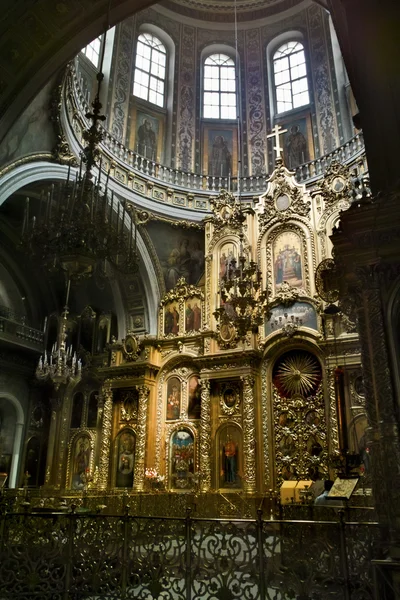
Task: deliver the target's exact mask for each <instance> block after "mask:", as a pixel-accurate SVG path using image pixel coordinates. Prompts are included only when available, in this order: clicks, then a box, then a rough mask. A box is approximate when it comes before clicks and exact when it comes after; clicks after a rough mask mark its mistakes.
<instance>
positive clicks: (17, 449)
mask: <svg viewBox="0 0 400 600" xmlns="http://www.w3.org/2000/svg"><path fill="white" fill-rule="evenodd" d="M23 431H24V424H23V423H16V425H15V434H14V445H13V455H12V462H11V469H10V482H9V486H8V487H10V488H15V487H17V475H18V466H19V461H20V457H21V440H22V433H23Z"/></svg>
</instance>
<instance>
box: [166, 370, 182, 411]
mask: <svg viewBox="0 0 400 600" xmlns="http://www.w3.org/2000/svg"><path fill="white" fill-rule="evenodd" d="M180 414H181V381H180V379H178V377H171V378H170V379H168V383H167V421H174V420H175V419H179V417H180Z"/></svg>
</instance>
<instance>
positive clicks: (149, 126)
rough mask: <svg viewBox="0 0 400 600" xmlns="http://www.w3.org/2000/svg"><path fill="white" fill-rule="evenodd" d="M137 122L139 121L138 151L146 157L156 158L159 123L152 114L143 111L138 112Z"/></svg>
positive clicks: (137, 133) (137, 134)
mask: <svg viewBox="0 0 400 600" xmlns="http://www.w3.org/2000/svg"><path fill="white" fill-rule="evenodd" d="M137 122H138V123H139V126H138V128H137V131H136V149H137V152H138V154H140V155H141V156H144V157H145V158H149V159H150V160H156V158H157V137H158V130H159V123H158V121H157V119H155V118H154V117H152V116H151V115H148V114H146V113H142V112H138V114H137Z"/></svg>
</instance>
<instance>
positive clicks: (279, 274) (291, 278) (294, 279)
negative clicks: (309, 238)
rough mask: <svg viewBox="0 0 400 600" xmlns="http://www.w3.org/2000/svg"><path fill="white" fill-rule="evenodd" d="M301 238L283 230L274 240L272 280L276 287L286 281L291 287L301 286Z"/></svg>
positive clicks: (302, 282) (302, 283)
mask: <svg viewBox="0 0 400 600" xmlns="http://www.w3.org/2000/svg"><path fill="white" fill-rule="evenodd" d="M301 246H302V244H301V239H300V237H299V236H298V235H297V234H296V233H292V232H290V231H284V232H283V233H281V234H280V235H278V237H277V238H276V239H275V241H274V245H273V261H274V281H275V287H276V289H279V287H280V286H281V285H282V283H283V282H284V281H287V282H288V283H289V284H290V285H291V286H293V287H303V285H304V280H303V259H302V248H301Z"/></svg>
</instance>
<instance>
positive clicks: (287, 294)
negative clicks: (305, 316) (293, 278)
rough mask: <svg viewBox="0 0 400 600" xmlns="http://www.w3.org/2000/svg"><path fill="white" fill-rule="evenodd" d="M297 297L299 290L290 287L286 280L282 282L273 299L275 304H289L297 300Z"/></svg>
mask: <svg viewBox="0 0 400 600" xmlns="http://www.w3.org/2000/svg"><path fill="white" fill-rule="evenodd" d="M298 298H299V290H298V289H297V288H294V287H292V286H291V285H290V283H288V282H287V281H284V282H283V283H282V285H281V286H280V288H279V290H278V291H277V293H276V294H275V300H276V302H277V304H283V306H291V305H292V304H294V303H295V302H296V301H297V300H298Z"/></svg>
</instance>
